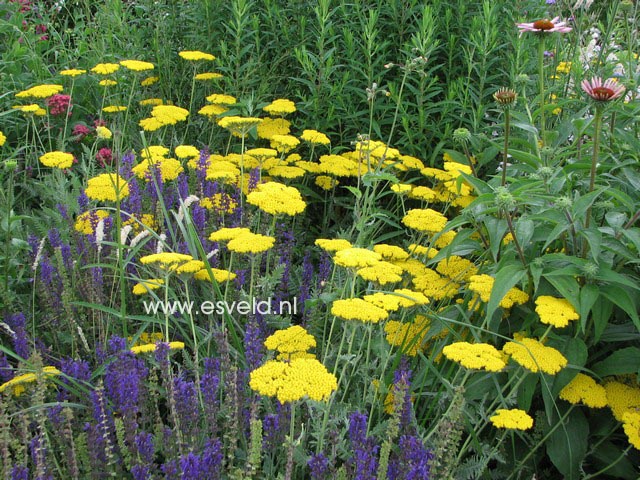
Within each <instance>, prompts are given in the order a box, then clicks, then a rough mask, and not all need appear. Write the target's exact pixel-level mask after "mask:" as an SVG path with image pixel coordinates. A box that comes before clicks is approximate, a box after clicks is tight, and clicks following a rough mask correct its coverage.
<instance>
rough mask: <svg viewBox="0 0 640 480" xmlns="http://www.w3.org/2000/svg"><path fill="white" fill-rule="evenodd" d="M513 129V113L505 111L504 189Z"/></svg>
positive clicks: (506, 109)
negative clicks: (510, 132)
mask: <svg viewBox="0 0 640 480" xmlns="http://www.w3.org/2000/svg"><path fill="white" fill-rule="evenodd" d="M510 129H511V112H510V111H509V109H508V108H505V109H504V151H503V152H502V183H501V185H502V186H503V187H504V186H505V184H506V183H507V162H508V160H509V153H508V151H509V130H510Z"/></svg>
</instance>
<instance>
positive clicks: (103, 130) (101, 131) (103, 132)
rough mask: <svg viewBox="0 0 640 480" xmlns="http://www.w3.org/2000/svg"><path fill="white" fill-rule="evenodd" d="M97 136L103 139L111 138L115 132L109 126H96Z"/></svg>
mask: <svg viewBox="0 0 640 480" xmlns="http://www.w3.org/2000/svg"><path fill="white" fill-rule="evenodd" d="M96 136H97V137H98V138H99V139H101V140H109V139H110V138H111V137H112V136H113V133H111V130H109V129H108V128H107V127H104V126H102V125H100V126H97V127H96Z"/></svg>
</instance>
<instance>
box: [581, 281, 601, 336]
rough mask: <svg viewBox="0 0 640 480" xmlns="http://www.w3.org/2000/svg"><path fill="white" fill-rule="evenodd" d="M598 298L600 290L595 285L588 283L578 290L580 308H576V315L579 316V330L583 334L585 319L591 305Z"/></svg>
mask: <svg viewBox="0 0 640 480" xmlns="http://www.w3.org/2000/svg"><path fill="white" fill-rule="evenodd" d="M599 296H600V290H599V289H598V287H596V286H595V285H592V284H590V283H588V284H586V285H583V286H582V288H581V289H580V303H579V305H580V307H579V308H578V315H580V328H581V329H582V333H585V329H586V325H587V318H588V317H589V312H590V311H591V308H593V305H594V304H595V303H596V301H597V300H598V297H599Z"/></svg>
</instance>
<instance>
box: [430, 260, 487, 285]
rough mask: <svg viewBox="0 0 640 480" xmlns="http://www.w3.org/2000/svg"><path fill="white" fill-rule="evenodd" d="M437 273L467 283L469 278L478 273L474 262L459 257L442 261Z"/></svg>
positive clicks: (437, 267)
mask: <svg viewBox="0 0 640 480" xmlns="http://www.w3.org/2000/svg"><path fill="white" fill-rule="evenodd" d="M436 271H437V272H438V273H440V274H442V275H444V276H445V277H449V278H450V279H452V280H455V281H457V282H464V281H467V280H469V277H471V276H472V275H475V274H476V273H478V269H477V267H476V266H475V265H474V264H473V262H471V261H469V260H467V259H466V258H462V257H459V256H457V255H452V256H450V257H449V258H445V259H444V260H441V261H440V262H439V263H438V265H437V266H436Z"/></svg>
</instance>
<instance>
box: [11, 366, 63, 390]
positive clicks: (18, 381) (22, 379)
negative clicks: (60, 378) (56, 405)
mask: <svg viewBox="0 0 640 480" xmlns="http://www.w3.org/2000/svg"><path fill="white" fill-rule="evenodd" d="M61 373H62V372H60V370H58V369H57V368H56V367H44V368H43V369H42V375H43V377H45V378H46V377H52V376H57V375H60V374H61ZM37 378H38V377H37V374H35V373H25V374H23V375H18V376H16V377H13V378H12V379H11V380H9V381H8V382H5V383H3V384H2V385H0V393H2V392H4V391H5V390H8V389H11V390H12V393H13V395H15V396H16V397H17V396H19V395H21V394H22V393H23V392H24V391H25V384H27V383H33V382H35V381H36V380H37Z"/></svg>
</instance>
